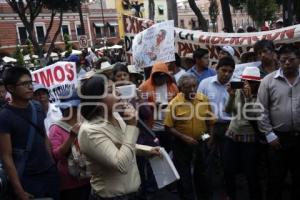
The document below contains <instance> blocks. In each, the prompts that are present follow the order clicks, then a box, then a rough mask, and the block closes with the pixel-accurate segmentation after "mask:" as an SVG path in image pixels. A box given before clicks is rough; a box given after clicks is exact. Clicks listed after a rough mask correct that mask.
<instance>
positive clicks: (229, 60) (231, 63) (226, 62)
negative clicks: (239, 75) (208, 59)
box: [216, 56, 235, 70]
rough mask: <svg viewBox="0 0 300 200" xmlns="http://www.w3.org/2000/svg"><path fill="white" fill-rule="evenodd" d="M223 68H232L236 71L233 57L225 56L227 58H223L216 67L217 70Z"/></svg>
mask: <svg viewBox="0 0 300 200" xmlns="http://www.w3.org/2000/svg"><path fill="white" fill-rule="evenodd" d="M223 66H230V67H232V68H233V69H235V62H234V60H233V58H232V57H231V56H225V57H223V58H221V59H220V60H219V62H218V65H217V66H216V70H218V69H219V68H221V67H223Z"/></svg>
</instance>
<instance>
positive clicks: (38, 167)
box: [0, 67, 59, 200]
mask: <svg viewBox="0 0 300 200" xmlns="http://www.w3.org/2000/svg"><path fill="white" fill-rule="evenodd" d="M3 82H4V86H5V88H6V90H7V91H8V92H9V93H11V95H12V101H11V102H10V103H9V104H7V105H6V106H5V107H4V108H3V109H2V110H1V111H0V154H1V159H2V160H3V163H4V166H5V169H6V173H7V175H8V178H9V180H10V183H11V185H12V187H13V191H14V193H15V197H14V198H13V199H21V200H29V199H31V198H33V197H34V198H42V197H51V198H53V199H55V200H57V199H59V192H58V187H57V186H58V174H57V170H56V166H55V163H54V161H53V158H52V157H51V150H50V145H49V140H48V137H47V136H46V133H45V131H44V119H45V114H44V112H43V109H42V108H41V106H40V105H39V104H37V103H35V102H33V101H30V100H31V99H32V97H33V85H32V79H31V74H30V72H29V71H28V70H27V69H26V68H23V67H13V68H8V69H7V70H6V71H5V72H4V74H3ZM33 124H34V125H33ZM25 149H26V150H27V151H25Z"/></svg>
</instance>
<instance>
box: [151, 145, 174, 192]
mask: <svg viewBox="0 0 300 200" xmlns="http://www.w3.org/2000/svg"><path fill="white" fill-rule="evenodd" d="M160 153H161V156H156V157H153V158H150V159H149V161H150V164H151V167H152V170H153V173H154V176H155V179H156V183H157V186H158V188H159V189H161V188H163V187H165V186H167V185H169V184H171V183H173V182H175V181H177V180H179V179H180V176H179V174H178V172H177V170H176V168H175V166H174V164H173V162H172V160H171V158H170V156H169V154H168V153H167V152H166V150H165V149H164V148H160Z"/></svg>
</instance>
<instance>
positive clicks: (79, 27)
mask: <svg viewBox="0 0 300 200" xmlns="http://www.w3.org/2000/svg"><path fill="white" fill-rule="evenodd" d="M76 34H77V37H79V36H81V35H83V34H82V30H81V25H80V24H76Z"/></svg>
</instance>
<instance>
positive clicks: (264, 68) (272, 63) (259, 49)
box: [254, 40, 277, 78]
mask: <svg viewBox="0 0 300 200" xmlns="http://www.w3.org/2000/svg"><path fill="white" fill-rule="evenodd" d="M254 53H255V54H256V57H257V59H258V61H261V65H260V66H259V69H260V75H261V76H262V78H264V77H265V76H266V75H268V74H269V73H271V72H273V71H275V70H276V69H277V55H276V52H275V46H274V44H273V42H272V41H270V40H260V41H258V42H256V43H255V44H254Z"/></svg>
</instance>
